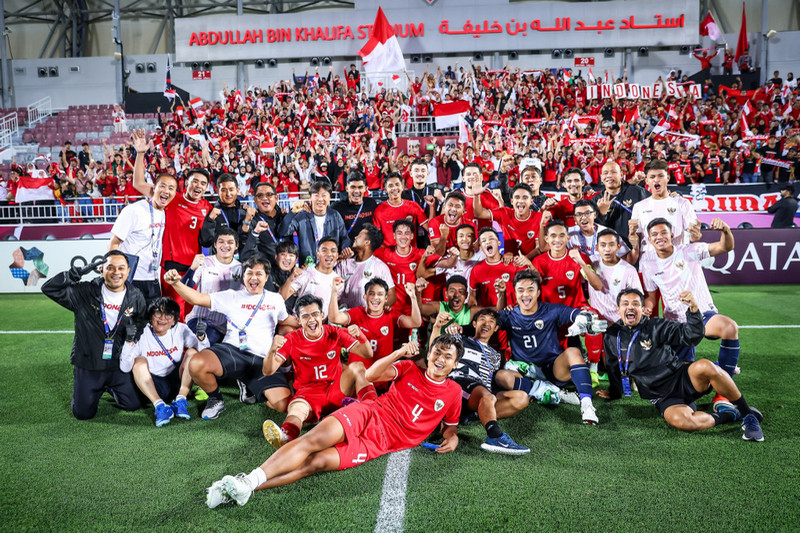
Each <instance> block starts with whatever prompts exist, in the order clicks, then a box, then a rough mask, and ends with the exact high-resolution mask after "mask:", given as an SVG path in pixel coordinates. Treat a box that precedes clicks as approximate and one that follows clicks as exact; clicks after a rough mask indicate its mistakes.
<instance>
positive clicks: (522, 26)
mask: <svg viewBox="0 0 800 533" xmlns="http://www.w3.org/2000/svg"><path fill="white" fill-rule="evenodd" d="M377 6H378V3H377V2H375V1H369V0H362V1H360V2H359V1H357V2H356V8H355V9H328V10H314V11H307V12H303V13H291V14H276V15H249V14H248V15H247V16H242V17H237V16H235V15H225V16H219V15H215V16H209V17H190V18H180V19H177V20H176V21H175V39H176V60H177V61H180V62H187V61H208V60H212V61H213V60H219V61H224V60H233V59H259V58H303V57H308V56H312V55H327V56H353V58H354V59H355V57H356V55H357V52H358V50H359V49H360V48H361V46H362V45H363V44H364V42H365V41H366V40H367V39H368V38H369V35H370V32H371V29H372V26H371V25H372V22H373V21H374V20H375V13H376V11H377ZM382 7H383V9H384V12H385V13H386V16H387V18H388V20H389V22H390V23H391V24H392V25H393V26H394V30H395V34H396V35H397V36H398V38H399V40H400V46H401V48H402V50H403V53H404V54H418V53H442V52H447V53H453V52H463V53H472V52H475V51H481V52H484V53H487V52H492V51H499V52H507V51H508V50H522V51H524V50H531V49H551V48H598V49H600V48H607V47H625V46H627V47H637V48H638V47H640V46H678V45H683V44H693V43H695V42H697V39H698V34H697V28H698V24H699V21H698V12H699V9H698V3H697V1H696V0H676V1H674V2H669V3H664V2H650V1H643V2H625V1H612V2H580V3H579V2H530V3H525V2H517V3H514V4H510V3H508V2H502V1H501V2H483V3H481V4H477V5H476V3H475V2H474V1H470V0H440V1H437V2H436V3H435V4H432V5H428V6H425V5H421V4H413V3H412V4H407V3H403V4H401V5H396V4H391V5H383V6H382Z"/></svg>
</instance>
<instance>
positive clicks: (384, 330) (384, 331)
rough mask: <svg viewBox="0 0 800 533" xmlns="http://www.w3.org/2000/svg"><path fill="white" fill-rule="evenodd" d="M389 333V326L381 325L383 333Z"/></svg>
mask: <svg viewBox="0 0 800 533" xmlns="http://www.w3.org/2000/svg"><path fill="white" fill-rule="evenodd" d="M388 334H389V326H381V335H388Z"/></svg>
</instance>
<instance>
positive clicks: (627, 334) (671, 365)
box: [603, 310, 705, 400]
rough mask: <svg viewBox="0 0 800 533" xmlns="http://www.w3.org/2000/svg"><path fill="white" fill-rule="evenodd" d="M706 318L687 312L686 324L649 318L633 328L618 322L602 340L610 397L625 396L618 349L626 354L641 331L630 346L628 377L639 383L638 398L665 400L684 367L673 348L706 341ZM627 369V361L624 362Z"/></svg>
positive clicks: (645, 318)
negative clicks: (704, 337) (704, 320)
mask: <svg viewBox="0 0 800 533" xmlns="http://www.w3.org/2000/svg"><path fill="white" fill-rule="evenodd" d="M704 329H705V328H704V327H703V315H702V314H701V313H700V311H697V312H696V313H692V312H690V311H688V310H687V311H686V323H681V322H676V321H674V320H666V319H664V318H647V317H642V320H641V321H640V322H639V324H637V325H636V326H634V327H632V328H630V327H628V326H623V325H622V321H621V320H618V321H617V322H615V323H614V324H612V325H611V326H610V327H609V328H608V331H606V333H605V334H604V336H603V345H604V347H605V350H606V370H607V371H608V382H609V385H610V387H609V393H610V395H611V398H619V397H620V396H622V378H621V373H620V368H619V352H620V350H619V349H618V348H617V338H619V347H620V348H621V349H622V350H623V353H626V352H625V350H627V348H628V343H630V341H631V338H632V337H633V335H634V334H635V333H636V332H637V331H638V332H639V335H638V336H637V337H636V341H635V342H634V343H633V344H632V345H631V353H630V362H629V363H628V375H629V376H631V377H632V378H633V379H634V380H636V386H637V387H638V388H639V396H641V397H642V398H644V399H647V400H649V399H655V398H663V397H665V396H667V395H668V394H669V393H670V392H671V391H672V385H673V377H674V376H675V374H676V373H677V372H678V371H680V369H681V368H682V367H683V365H684V362H683V361H681V360H680V359H678V357H677V356H676V355H675V352H674V351H673V349H672V347H673V346H696V345H697V344H699V343H700V341H701V340H703V332H704ZM622 366H623V368H624V366H625V357H624V356H623V359H622Z"/></svg>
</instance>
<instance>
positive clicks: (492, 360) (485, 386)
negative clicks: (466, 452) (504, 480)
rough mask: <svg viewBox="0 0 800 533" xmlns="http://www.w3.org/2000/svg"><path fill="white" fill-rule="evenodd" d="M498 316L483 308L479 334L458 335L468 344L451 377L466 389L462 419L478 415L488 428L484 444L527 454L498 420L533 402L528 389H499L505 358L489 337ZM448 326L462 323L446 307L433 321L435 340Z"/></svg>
mask: <svg viewBox="0 0 800 533" xmlns="http://www.w3.org/2000/svg"><path fill="white" fill-rule="evenodd" d="M497 317H498V313H497V311H495V310H494V309H489V308H485V309H481V310H480V311H478V312H477V313H476V314H475V317H474V318H473V319H472V326H473V328H474V329H475V337H474V338H471V337H467V336H463V337H462V336H461V335H459V334H457V335H456V338H457V339H458V340H460V341H461V342H462V343H463V344H464V356H463V357H462V358H461V360H460V361H459V362H458V366H456V368H455V370H453V371H452V372H451V373H450V378H451V379H452V380H453V381H455V382H456V383H458V384H459V386H460V387H461V389H462V390H463V393H462V401H461V421H462V422H467V421H468V420H470V419H472V420H474V419H475V417H477V418H478V419H480V421H481V424H483V427H484V428H485V429H486V442H484V443H483V444H481V448H483V449H484V450H486V451H487V452H490V453H502V454H506V455H524V454H526V453H530V451H531V450H530V449H529V448H526V447H525V446H520V445H519V444H517V443H516V442H514V441H513V440H512V439H511V437H509V436H508V434H506V433H504V432H503V430H502V429H500V425H499V424H498V423H497V420H498V419H499V418H509V417H512V416H514V415H515V414H517V413H519V412H520V411H522V410H523V409H525V408H526V407H527V406H528V402H529V398H528V395H527V394H526V393H525V392H524V391H521V390H510V391H499V392H498V391H496V390H495V386H494V375H495V373H496V372H497V371H498V370H499V369H500V366H501V365H502V360H503V358H502V356H501V355H500V353H499V352H498V351H497V350H495V349H494V348H492V347H491V346H489V339H491V338H492V335H494V334H495V333H496V332H497V330H498V326H497ZM448 324H449V326H448ZM445 328H446V330H447V331H450V330H451V329H453V330H457V331H459V332H460V331H461V326H460V325H459V324H452V317H451V315H450V313H447V312H445V311H442V312H440V313H439V315H438V316H437V317H436V322H435V323H434V324H433V332H432V333H431V335H432V336H431V340H434V339H436V338H437V337H438V336H439V335H441V334H443V333H444V331H445Z"/></svg>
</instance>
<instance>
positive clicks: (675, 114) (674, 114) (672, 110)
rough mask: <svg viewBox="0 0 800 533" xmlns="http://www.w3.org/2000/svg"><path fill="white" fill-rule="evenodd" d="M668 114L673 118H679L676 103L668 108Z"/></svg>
mask: <svg viewBox="0 0 800 533" xmlns="http://www.w3.org/2000/svg"><path fill="white" fill-rule="evenodd" d="M667 116H668V117H669V118H671V119H673V120H678V111H677V110H676V109H675V105H674V104H670V105H669V109H668V110H667Z"/></svg>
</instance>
